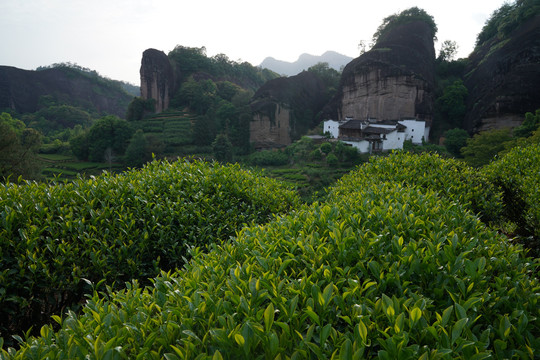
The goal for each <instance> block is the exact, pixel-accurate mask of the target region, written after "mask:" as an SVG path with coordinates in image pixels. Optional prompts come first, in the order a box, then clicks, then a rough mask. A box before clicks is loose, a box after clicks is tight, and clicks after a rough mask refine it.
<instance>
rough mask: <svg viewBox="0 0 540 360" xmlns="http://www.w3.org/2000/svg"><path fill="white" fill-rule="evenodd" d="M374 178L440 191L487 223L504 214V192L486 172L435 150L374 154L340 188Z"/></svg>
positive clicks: (343, 179)
mask: <svg viewBox="0 0 540 360" xmlns="http://www.w3.org/2000/svg"><path fill="white" fill-rule="evenodd" d="M371 178H377V179H379V181H391V182H397V183H403V184H405V185H416V186H420V187H423V188H426V189H431V190H434V191H437V192H438V193H439V195H440V196H442V197H444V198H445V199H447V200H448V201H456V202H459V203H461V204H462V205H463V206H464V207H466V208H468V209H469V210H471V211H473V212H475V213H477V214H478V215H479V216H480V217H481V219H482V220H484V221H485V222H490V221H496V220H498V219H499V218H500V216H501V213H502V194H501V193H500V191H498V190H497V189H496V188H495V186H493V185H492V184H491V183H490V182H489V181H488V178H487V177H486V176H485V175H484V174H481V173H479V172H478V171H477V170H475V169H473V168H471V167H469V166H467V165H466V164H465V163H463V162H461V161H458V160H454V159H444V158H442V157H441V156H440V155H438V154H435V153H421V154H416V155H415V154H410V153H407V152H402V151H398V152H393V153H391V154H390V155H389V156H388V157H371V158H370V163H369V164H368V165H366V166H363V167H360V168H358V169H357V170H356V171H353V172H352V173H351V174H349V175H347V176H345V177H344V178H342V179H341V180H340V182H341V183H342V185H341V187H340V188H339V189H340V190H339V191H353V190H354V187H355V186H357V181H358V179H362V180H363V181H365V182H368V181H371V180H370V179H371ZM346 185H347V186H348V187H349V188H350V189H349V188H347V187H346ZM343 189H346V190H343ZM335 191H337V190H335Z"/></svg>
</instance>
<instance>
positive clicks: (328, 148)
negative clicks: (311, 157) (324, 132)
mask: <svg viewBox="0 0 540 360" xmlns="http://www.w3.org/2000/svg"><path fill="white" fill-rule="evenodd" d="M319 148H320V149H321V151H322V152H323V153H324V154H325V155H328V154H330V152H331V151H332V144H330V143H329V142H325V143H322V144H321V146H320V147H319Z"/></svg>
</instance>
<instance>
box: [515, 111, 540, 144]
mask: <svg viewBox="0 0 540 360" xmlns="http://www.w3.org/2000/svg"><path fill="white" fill-rule="evenodd" d="M539 126H540V109H538V110H536V113H534V114H533V113H532V112H528V113H526V114H525V120H523V123H522V124H521V125H520V126H518V127H517V128H515V129H514V136H515V137H519V138H526V137H529V136H531V135H532V133H533V132H534V131H536V130H537V129H538V127H539Z"/></svg>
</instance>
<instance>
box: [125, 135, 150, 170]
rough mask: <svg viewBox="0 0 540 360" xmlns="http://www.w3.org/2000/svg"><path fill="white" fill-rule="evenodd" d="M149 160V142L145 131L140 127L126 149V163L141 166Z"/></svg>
mask: <svg viewBox="0 0 540 360" xmlns="http://www.w3.org/2000/svg"><path fill="white" fill-rule="evenodd" d="M148 160H150V156H149V154H148V142H147V141H146V138H145V137H144V133H143V131H142V130H141V129H139V130H137V131H136V132H135V134H133V136H132V137H131V140H130V141H129V145H128V147H127V149H126V156H125V163H126V165H127V166H130V167H141V166H142V165H144V164H145V163H146V162H147V161H148Z"/></svg>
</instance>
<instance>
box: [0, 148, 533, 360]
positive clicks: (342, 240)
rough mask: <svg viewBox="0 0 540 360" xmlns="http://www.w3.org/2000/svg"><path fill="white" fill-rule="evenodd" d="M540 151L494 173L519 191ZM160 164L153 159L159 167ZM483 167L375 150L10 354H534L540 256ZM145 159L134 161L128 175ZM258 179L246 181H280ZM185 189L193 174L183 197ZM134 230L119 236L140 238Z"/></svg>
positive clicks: (518, 156) (506, 162) (515, 157)
mask: <svg viewBox="0 0 540 360" xmlns="http://www.w3.org/2000/svg"><path fill="white" fill-rule="evenodd" d="M539 154H540V146H538V145H533V146H530V147H527V148H524V149H523V151H514V152H510V153H509V154H508V155H506V157H504V158H502V159H501V160H499V161H501V162H502V163H501V165H500V166H503V167H506V168H508V170H507V172H506V174H507V175H505V176H501V177H500V183H499V184H509V183H510V182H512V181H514V180H516V179H517V178H520V179H521V180H520V184H523V185H520V186H519V187H520V188H522V189H523V190H524V191H527V189H529V186H535V184H537V181H538V179H537V174H538V171H539V170H540V169H539V168H538V167H539V166H540V165H539V164H540V162H538V161H536V162H534V163H531V164H529V165H530V167H531V169H530V170H526V171H522V170H521V168H520V166H521V165H520V164H522V163H523V162H524V161H526V160H524V159H525V157H532V158H533V159H537V158H538V156H539ZM496 164H497V162H495V163H494V164H493V166H494V167H496V166H497V165H496ZM155 166H158V165H152V166H151V167H149V168H148V170H146V171H149V172H152V173H156V171H153V169H154V167H155ZM145 169H146V168H145ZM220 169H222V170H220V171H224V172H229V171H230V170H227V168H220ZM163 170H164V171H165V168H164V169H163ZM486 171H487V172H486V174H487V175H486V174H484V169H482V170H472V169H470V168H468V167H467V166H465V165H463V164H462V163H457V162H454V161H449V160H445V159H443V158H441V157H439V156H436V155H430V154H421V155H414V154H406V153H399V152H398V153H394V154H391V155H390V156H388V157H384V158H382V157H381V158H373V159H372V160H371V161H370V163H367V164H365V165H362V166H361V167H359V168H358V169H357V170H356V171H354V172H352V173H350V174H349V175H346V176H345V177H344V178H343V179H342V180H341V181H339V182H338V183H337V184H336V185H335V186H333V187H332V188H330V189H329V191H328V195H327V197H326V199H325V200H324V201H322V202H317V203H314V204H312V205H304V206H300V207H297V209H296V210H295V211H293V212H290V213H289V214H286V215H283V216H280V217H276V218H274V219H273V220H272V221H271V222H270V223H268V224H265V225H254V224H253V225H248V226H246V227H244V228H243V229H242V230H240V231H239V232H237V234H236V236H235V237H232V238H230V239H228V240H227V238H224V237H222V238H221V240H222V241H217V242H214V243H213V244H212V245H209V246H208V247H207V248H206V250H205V248H195V247H193V248H192V250H191V252H190V253H191V255H192V258H191V260H189V261H188V262H187V263H183V265H182V268H178V269H177V270H176V271H175V270H172V269H171V271H168V272H162V273H161V274H160V275H159V276H157V277H155V278H154V279H153V280H152V285H151V286H143V285H141V283H140V282H138V281H132V282H129V283H127V284H126V287H125V289H123V290H113V289H112V288H107V289H106V290H103V289H101V291H99V289H97V290H95V291H94V292H93V295H92V296H91V297H89V298H88V299H87V301H86V303H85V305H84V307H83V308H82V312H81V313H79V314H77V313H75V312H73V311H69V312H68V313H67V314H65V315H60V314H59V315H58V316H53V318H52V319H53V320H54V322H55V325H46V326H43V327H42V328H41V329H40V335H39V336H38V337H27V338H25V339H22V338H18V339H19V340H20V346H21V348H20V349H19V350H18V351H17V350H15V349H10V350H6V351H3V353H2V357H3V358H5V359H23V358H24V359H42V358H50V359H68V358H85V357H86V358H91V359H93V358H96V359H98V358H99V359H102V358H103V359H124V358H140V359H142V358H144V359H162V358H166V359H195V358H196V359H299V358H314V359H315V358H317V359H321V358H329V359H330V358H333V359H337V358H339V359H361V358H367V359H371V358H380V359H488V358H500V359H502V358H524V359H525V358H535V357H538V355H539V354H538V349H540V340H539V339H540V320H539V318H538V317H539V315H540V313H539V309H540V306H539V305H540V304H539V298H540V291H539V290H540V284H539V282H538V278H537V277H536V272H537V266H538V261H536V260H533V259H531V258H527V257H525V252H524V250H523V249H522V247H521V246H520V245H518V244H515V243H514V242H513V241H512V240H511V239H509V238H508V237H506V236H505V235H503V234H501V233H499V232H496V231H494V230H492V228H491V227H488V226H487V225H486V223H488V222H489V223H491V224H492V226H496V225H497V224H500V223H502V222H504V221H507V220H508V219H505V214H504V209H505V206H507V204H505V203H504V197H503V191H502V189H501V187H500V185H497V184H491V182H490V180H489V179H490V176H489V174H490V171H489V170H486ZM197 172H198V171H196V172H195V173H197ZM157 173H158V174H161V173H162V172H161V171H158V172H157ZM166 173H169V172H168V171H166ZM138 174H139V173H138V172H132V173H130V174H129V175H128V176H129V177H130V181H129V183H131V182H135V183H136V182H137V181H138V180H137V179H138V177H139V175H138ZM140 174H141V175H140V176H144V174H146V172H145V171H144V170H143V172H142V173H140ZM401 174H407V176H406V177H405V176H403V175H401ZM518 174H519V175H518ZM203 178H204V177H203ZM110 179H111V178H110V177H104V178H96V179H94V180H92V182H95V183H96V184H100V183H102V182H104V183H106V182H107V181H110ZM201 179H202V178H201ZM241 179H242V175H240V174H239V175H238V177H236V178H235V180H236V181H237V182H238V181H242V180H241ZM163 181H164V182H165V183H162V181H157V183H159V184H163V185H160V186H157V188H156V189H155V190H154V188H152V187H150V188H149V187H145V189H146V190H145V192H144V193H146V194H148V193H149V194H150V198H155V197H156V196H157V197H159V195H158V194H162V192H164V191H165V192H167V189H169V188H171V187H174V185H175V183H174V182H167V177H165V178H164V179H163ZM205 183H206V184H208V185H207V186H209V185H210V184H213V182H205ZM261 185H262V186H261V187H257V188H255V190H250V191H248V192H246V194H248V193H249V194H261V193H263V194H265V196H269V197H270V199H272V198H273V196H275V194H277V192H276V191H275V189H272V188H270V189H267V190H266V189H265V185H264V183H263V184H261ZM221 186H224V184H221ZM19 187H20V185H19ZM213 189H214V191H215V190H217V189H216V187H213ZM249 189H252V188H249ZM196 193H198V191H196ZM210 193H211V194H212V193H213V192H210ZM189 195H191V197H192V198H193V197H195V196H194V195H193V192H190V190H189V189H186V192H185V193H184V194H183V195H182V197H184V196H189ZM529 195H531V197H532V199H531V200H529V203H530V204H533V203H536V204H537V203H538V202H539V200H540V199H539V198H538V192H533V193H532V194H531V193H529ZM116 198H118V201H119V202H121V200H120V199H122V198H120V197H118V196H113V197H111V200H110V201H111V205H109V206H115V205H114V204H115V199H116ZM195 198H197V197H195ZM134 199H137V196H135V197H134ZM198 199H200V200H202V201H204V197H198ZM214 204H215V203H214ZM145 205H146V203H144V202H143V203H141V206H142V207H141V208H142V209H144V206H145ZM166 207H167V208H170V207H169V206H166ZM257 207H258V205H254V206H253V209H256V208H257ZM104 209H107V207H105V208H104ZM164 210H165V209H164ZM164 210H163V211H164ZM524 211H525V213H527V214H528V211H527V210H524ZM534 211H535V210H532V212H533V213H534ZM120 212H121V213H123V212H122V210H120ZM176 214H177V215H179V213H178V212H176ZM477 214H478V215H479V216H478V215H477ZM265 218H267V217H266V216H265ZM482 220H483V221H482ZM73 221H75V219H73ZM182 223H183V221H180V222H179V223H177V226H181V224H182ZM213 223H214V222H213V221H208V220H206V221H205V222H204V224H207V225H210V224H213ZM117 224H118V225H121V222H118V223H117ZM79 226H81V225H79ZM535 226H538V224H537V223H536V224H535ZM111 229H114V227H112V228H111ZM34 230H35V229H34ZM79 233H81V232H79ZM129 234H130V230H129V229H126V233H125V234H124V235H122V238H123V239H126V241H129V240H130V239H131V240H132V241H137V240H139V241H140V240H141V238H143V239H144V237H141V236H138V235H135V236H130V235H129ZM218 237H219V236H218ZM113 238H114V237H113ZM195 239H196V237H195V238H193V239H192V240H191V241H194V240H195ZM156 241H158V243H159V238H158V240H156ZM17 243H19V244H20V243H21V242H17ZM22 245H23V246H24V242H23V243H22ZM186 245H187V243H186ZM193 246H197V244H196V243H194V244H193ZM2 248H3V247H2ZM120 248H122V247H120ZM170 260H171V261H173V260H174V257H171V259H170ZM38 264H39V262H38ZM55 327H58V328H59V330H56V331H55V330H54V328H55Z"/></svg>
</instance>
